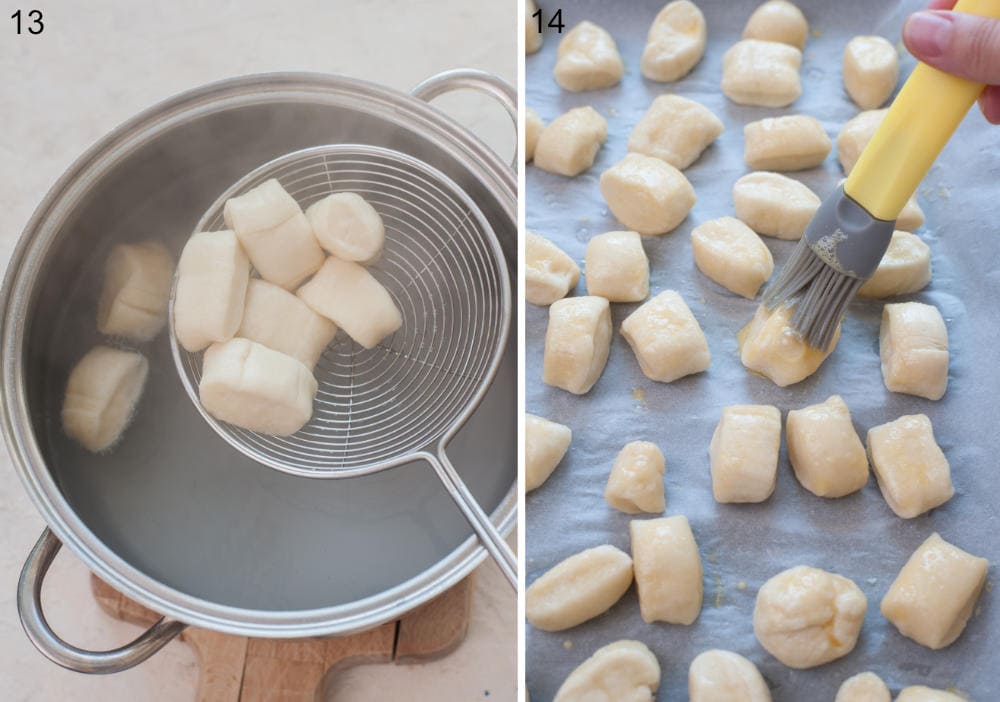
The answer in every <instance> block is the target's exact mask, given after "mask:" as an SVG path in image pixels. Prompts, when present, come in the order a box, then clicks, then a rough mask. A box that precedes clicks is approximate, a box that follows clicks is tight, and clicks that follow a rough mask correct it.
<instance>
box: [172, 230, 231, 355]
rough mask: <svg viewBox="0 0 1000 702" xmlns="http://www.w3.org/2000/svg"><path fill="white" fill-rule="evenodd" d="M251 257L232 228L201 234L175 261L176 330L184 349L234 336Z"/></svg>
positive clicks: (185, 247)
mask: <svg viewBox="0 0 1000 702" xmlns="http://www.w3.org/2000/svg"><path fill="white" fill-rule="evenodd" d="M249 282H250V261H249V259H248V258H247V255H246V253H244V251H243V247H242V246H241V245H240V242H239V239H237V237H236V234H235V233H234V232H231V231H221V232H199V233H197V234H194V235H192V237H191V238H190V239H188V242H187V244H185V245H184V250H183V251H182V252H181V259H180V262H179V263H178V264H177V289H176V291H175V292H174V333H175V334H176V335H177V341H179V342H180V345H181V346H183V347H184V348H185V349H186V350H187V351H191V352H194V351H201V350H202V349H204V348H205V347H206V346H208V345H209V344H211V343H212V342H215V341H227V340H229V339H231V338H233V335H234V334H236V330H237V329H239V327H240V322H241V321H242V320H243V301H244V297H245V295H246V291H247V284H248V283H249Z"/></svg>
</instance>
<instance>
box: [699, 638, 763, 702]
mask: <svg viewBox="0 0 1000 702" xmlns="http://www.w3.org/2000/svg"><path fill="white" fill-rule="evenodd" d="M688 697H689V698H690V702H771V691H770V690H769V689H768V687H767V682H765V680H764V676H763V675H761V674H760V671H759V670H757V666H755V665H754V664H753V663H752V662H751V661H749V660H747V659H746V658H744V657H743V656H741V655H740V654H738V653H733V652H732V651H722V650H719V649H712V650H709V651H703V652H701V653H699V654H698V655H697V656H696V657H695V659H694V660H693V661H691V667H690V668H688Z"/></svg>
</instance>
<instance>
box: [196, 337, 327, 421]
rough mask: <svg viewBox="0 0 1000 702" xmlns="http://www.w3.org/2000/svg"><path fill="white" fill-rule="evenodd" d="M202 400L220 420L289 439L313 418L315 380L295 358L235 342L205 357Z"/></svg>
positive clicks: (200, 388)
mask: <svg viewBox="0 0 1000 702" xmlns="http://www.w3.org/2000/svg"><path fill="white" fill-rule="evenodd" d="M198 396H199V398H200V399H201V404H202V406H203V407H204V408H205V410H206V411H207V412H208V413H209V414H210V415H212V416H213V417H215V418H216V419H220V420H222V421H223V422H228V423H229V424H235V425H236V426H238V427H243V428H244V429H249V430H250V431H258V432H262V433H264V434H274V435H275V436H289V435H291V434H294V433H295V432H297V431H298V430H299V429H301V428H302V427H303V426H305V424H306V423H307V422H308V421H309V418H310V417H312V409H313V398H314V397H315V396H316V378H314V377H313V374H312V373H311V372H310V370H309V369H308V368H306V367H305V366H304V365H302V364H301V363H300V362H299V361H297V360H295V359H294V358H292V357H291V356H287V355H285V354H283V353H281V352H280V351H274V350H272V349H269V348H267V347H266V346H264V345H262V344H258V343H257V342H256V341H250V340H249V339H240V338H236V339H230V340H229V341H225V342H222V343H217V344H212V345H211V346H209V347H208V350H206V351H205V357H204V361H203V364H202V373H201V382H200V383H199V385H198Z"/></svg>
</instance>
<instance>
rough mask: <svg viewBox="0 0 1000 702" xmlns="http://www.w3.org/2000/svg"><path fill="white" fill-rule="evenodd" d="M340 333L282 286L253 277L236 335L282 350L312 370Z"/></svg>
mask: <svg viewBox="0 0 1000 702" xmlns="http://www.w3.org/2000/svg"><path fill="white" fill-rule="evenodd" d="M336 334H337V325H336V324H334V323H333V322H331V321H330V320H328V319H326V318H325V317H322V316H320V315H318V314H316V313H315V312H313V310H312V309H311V308H310V307H309V306H308V305H307V304H306V303H304V302H303V301H302V300H301V299H299V298H298V297H296V296H295V295H293V294H292V293H290V292H288V291H287V290H285V289H284V288H283V287H281V286H279V285H275V284H273V283H268V282H267V281H266V280H260V279H259V278H254V279H253V280H251V281H250V284H249V285H248V286H247V295H246V303H245V304H244V306H243V322H242V323H241V324H240V328H239V330H238V331H237V332H236V336H238V337H241V338H244V339H249V340H250V341H256V342H257V343H258V344H263V345H264V346H266V347H268V348H269V349H273V350H275V351H280V352H281V353H283V354H286V355H288V356H291V357H292V358H294V359H296V360H298V361H299V362H300V363H301V364H302V365H304V366H305V367H306V368H309V369H312V368H313V367H314V366H315V365H316V362H317V361H318V360H319V357H320V356H321V355H322V354H323V351H324V350H325V349H326V347H327V346H328V345H329V343H330V342H331V341H333V337H334V336H335V335H336Z"/></svg>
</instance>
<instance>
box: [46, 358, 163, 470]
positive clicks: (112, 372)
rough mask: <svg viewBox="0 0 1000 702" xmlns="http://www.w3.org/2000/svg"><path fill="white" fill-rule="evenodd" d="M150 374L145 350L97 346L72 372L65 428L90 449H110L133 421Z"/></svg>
mask: <svg viewBox="0 0 1000 702" xmlns="http://www.w3.org/2000/svg"><path fill="white" fill-rule="evenodd" d="M148 374H149V362H148V361H147V360H146V358H145V356H143V355H142V354H141V353H137V352H135V351H122V350H120V349H113V348H111V347H110V346H95V347H94V348H92V349H91V350H90V351H88V352H87V354H86V355H85V356H84V357H83V358H81V359H80V360H79V361H78V362H77V364H76V365H75V366H74V367H73V370H72V371H71V372H70V374H69V380H68V381H67V382H66V395H65V397H64V398H63V406H62V424H63V430H64V431H65V432H66V434H67V435H68V436H69V437H70V438H73V439H75V440H76V441H78V442H79V443H80V444H81V445H82V446H83V447H84V448H85V449H87V450H88V451H93V452H94V453H97V452H99V451H106V450H108V449H110V448H111V447H112V446H114V445H115V444H116V443H118V440H119V439H120V438H121V436H122V433H124V431H125V429H126V428H127V427H128V425H129V424H130V423H131V422H132V417H133V415H134V414H135V407H136V405H137V404H138V403H139V398H140V397H142V391H143V389H144V388H145V385H146V376H147V375H148Z"/></svg>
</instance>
